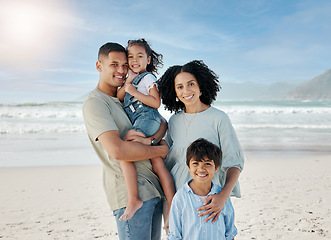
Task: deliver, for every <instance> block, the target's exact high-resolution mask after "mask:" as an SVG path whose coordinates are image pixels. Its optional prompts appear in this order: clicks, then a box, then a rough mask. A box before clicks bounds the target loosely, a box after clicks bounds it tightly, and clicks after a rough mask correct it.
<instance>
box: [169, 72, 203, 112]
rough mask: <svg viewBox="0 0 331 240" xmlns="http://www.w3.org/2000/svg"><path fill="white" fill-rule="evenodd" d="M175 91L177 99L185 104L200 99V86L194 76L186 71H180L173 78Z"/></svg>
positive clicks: (189, 104)
mask: <svg viewBox="0 0 331 240" xmlns="http://www.w3.org/2000/svg"><path fill="white" fill-rule="evenodd" d="M175 91H176V95H177V97H178V99H179V100H180V101H181V102H182V103H184V105H185V106H186V107H187V106H194V105H196V104H198V103H201V101H200V87H199V84H198V81H197V80H196V78H195V77H194V76H193V75H192V74H191V73H188V72H181V73H179V74H178V75H177V76H176V78H175Z"/></svg>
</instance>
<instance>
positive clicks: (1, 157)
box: [0, 101, 331, 167]
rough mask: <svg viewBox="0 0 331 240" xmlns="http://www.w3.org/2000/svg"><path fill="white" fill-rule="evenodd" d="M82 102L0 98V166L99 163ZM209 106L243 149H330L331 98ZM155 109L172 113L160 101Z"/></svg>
mask: <svg viewBox="0 0 331 240" xmlns="http://www.w3.org/2000/svg"><path fill="white" fill-rule="evenodd" d="M82 106H83V103H82V102H50V103H43V104H29V103H25V104H0V167H20V166H22V167H23V166H24V167H26V166H59V165H93V164H100V162H99V160H98V159H97V156H96V154H95V153H94V152H93V149H92V146H91V144H90V143H89V140H88V138H87V134H86V131H85V126H84V122H83V117H82ZM213 106H214V107H216V108H219V109H221V110H223V111H224V112H226V113H227V114H228V116H229V117H230V119H231V121H232V123H233V126H234V128H235V129H236V132H237V135H238V138H239V141H240V143H241V145H242V147H243V149H244V152H263V153H268V154H270V153H271V154H272V153H276V152H277V153H279V152H282V153H283V154H292V153H295V152H300V153H303V154H320V153H322V154H330V153H331V101H216V102H214V104H213ZM159 111H160V113H161V114H162V115H163V116H164V117H165V118H166V119H169V117H170V116H171V113H170V112H168V111H166V110H164V108H163V106H161V108H160V109H159ZM330 156H331V155H330Z"/></svg>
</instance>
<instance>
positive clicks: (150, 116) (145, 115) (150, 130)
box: [123, 72, 161, 137]
mask: <svg viewBox="0 0 331 240" xmlns="http://www.w3.org/2000/svg"><path fill="white" fill-rule="evenodd" d="M147 74H152V73H150V72H145V73H142V74H140V75H139V76H137V77H136V78H135V79H134V80H133V82H132V85H133V86H135V87H136V86H137V85H138V84H139V82H140V81H141V79H143V77H145V76H146V75H147ZM136 88H137V87H136ZM123 109H124V111H125V112H126V114H127V115H128V117H129V118H130V120H131V123H132V125H133V127H132V129H133V130H135V131H138V132H142V133H143V134H144V135H145V136H146V137H149V136H152V135H153V134H154V133H155V132H156V131H157V130H158V129H159V127H160V124H161V116H160V114H159V112H158V110H157V109H156V108H152V107H149V106H147V105H145V104H143V103H142V102H141V101H139V100H136V99H134V97H133V96H132V95H130V94H129V93H126V94H125V97H124V106H123Z"/></svg>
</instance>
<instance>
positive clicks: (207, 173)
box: [189, 156, 218, 183]
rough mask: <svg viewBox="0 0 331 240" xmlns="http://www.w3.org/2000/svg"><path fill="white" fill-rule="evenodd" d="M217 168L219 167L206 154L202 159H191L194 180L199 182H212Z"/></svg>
mask: <svg viewBox="0 0 331 240" xmlns="http://www.w3.org/2000/svg"><path fill="white" fill-rule="evenodd" d="M217 170H218V168H216V167H215V163H214V161H213V160H210V159H208V158H207V157H206V156H205V157H204V158H203V159H201V161H197V160H195V159H193V158H191V159H190V164H189V171H190V174H191V177H192V178H193V180H195V181H197V182H198V183H209V182H211V180H212V178H213V177H214V174H215V173H216V172H217Z"/></svg>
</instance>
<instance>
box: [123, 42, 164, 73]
mask: <svg viewBox="0 0 331 240" xmlns="http://www.w3.org/2000/svg"><path fill="white" fill-rule="evenodd" d="M133 45H138V46H141V47H143V48H145V51H146V53H147V56H148V57H149V56H151V62H150V63H149V64H148V65H147V68H146V70H147V72H151V73H158V72H157V71H158V68H160V67H162V66H163V55H162V54H159V53H157V52H155V51H154V50H153V49H152V48H151V47H150V44H149V43H148V42H147V41H146V40H145V39H144V38H140V39H137V40H129V41H128V46H127V47H126V50H128V48H129V47H131V46H133Z"/></svg>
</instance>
